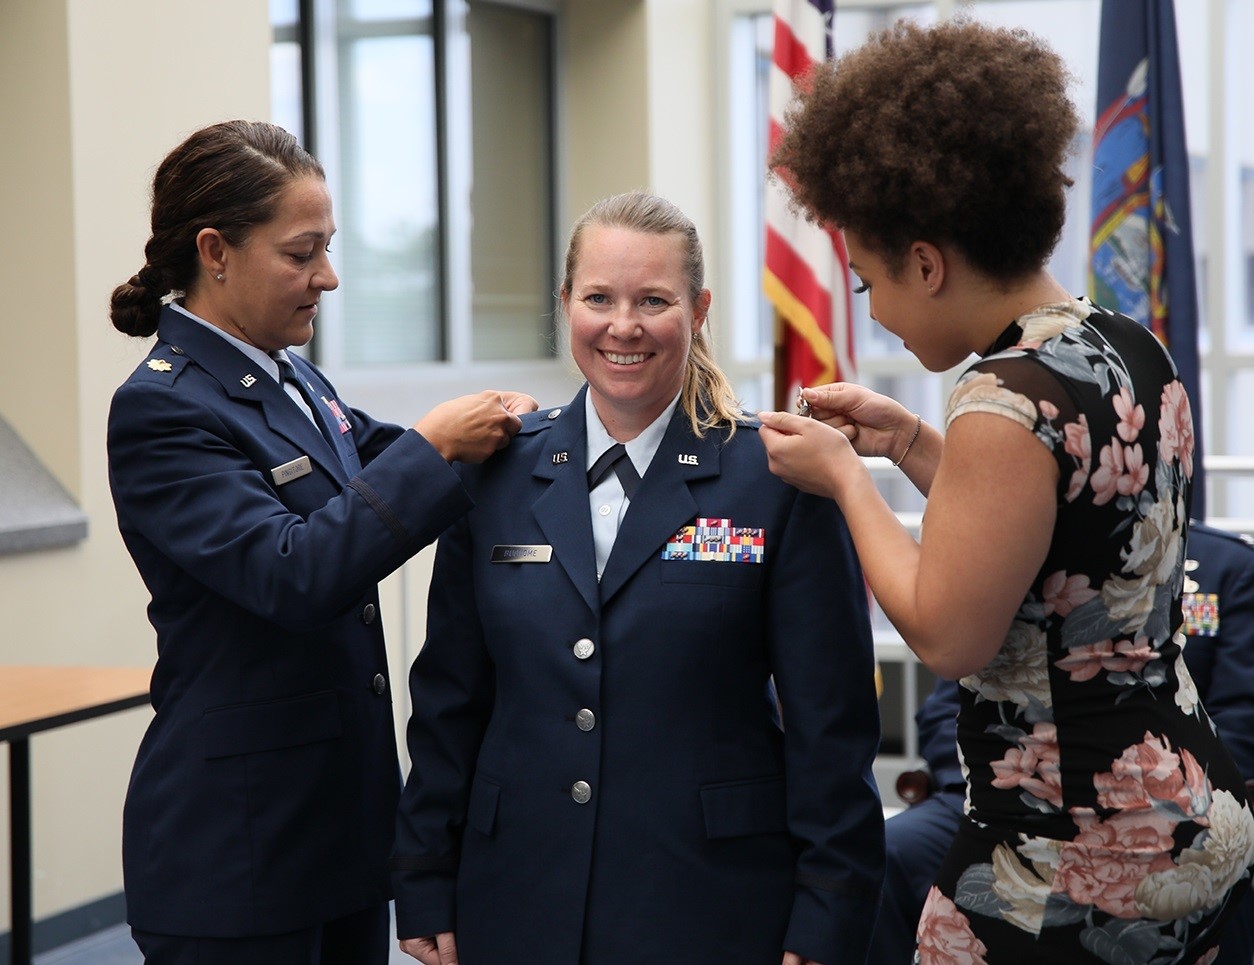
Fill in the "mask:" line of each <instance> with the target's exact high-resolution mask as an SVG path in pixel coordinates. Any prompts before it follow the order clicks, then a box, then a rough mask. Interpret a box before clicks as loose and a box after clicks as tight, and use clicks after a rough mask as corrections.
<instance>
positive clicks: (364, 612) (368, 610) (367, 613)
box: [361, 603, 375, 626]
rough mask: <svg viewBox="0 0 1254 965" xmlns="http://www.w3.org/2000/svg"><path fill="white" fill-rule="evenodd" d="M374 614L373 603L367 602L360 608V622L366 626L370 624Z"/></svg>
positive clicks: (372, 621)
mask: <svg viewBox="0 0 1254 965" xmlns="http://www.w3.org/2000/svg"><path fill="white" fill-rule="evenodd" d="M374 614H375V609H374V604H373V603H367V604H366V605H365V606H364V607H362V609H361V622H362V623H364V624H365V625H366V626H370V624H372V623H374Z"/></svg>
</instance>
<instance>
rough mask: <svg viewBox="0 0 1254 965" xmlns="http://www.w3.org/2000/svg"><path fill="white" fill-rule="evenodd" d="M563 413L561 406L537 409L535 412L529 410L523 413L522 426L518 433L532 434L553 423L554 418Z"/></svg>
mask: <svg viewBox="0 0 1254 965" xmlns="http://www.w3.org/2000/svg"><path fill="white" fill-rule="evenodd" d="M561 414H562V408H561V406H558V407H557V408H554V409H537V410H536V411H535V412H528V413H526V414H525V415H523V416H522V417H521V418H522V428H521V429H519V430H518V434H519V435H520V436H522V435H532V434H534V433H536V432H540V431H542V430H544V429H547V428H549V427H550V426H551V425H553V420H554V419H556V418H557V417H558V416H559V415H561Z"/></svg>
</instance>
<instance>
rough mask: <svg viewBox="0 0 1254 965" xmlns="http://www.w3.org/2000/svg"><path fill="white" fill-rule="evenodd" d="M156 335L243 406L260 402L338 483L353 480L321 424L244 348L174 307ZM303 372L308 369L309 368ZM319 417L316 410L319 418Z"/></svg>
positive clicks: (274, 423) (272, 421)
mask: <svg viewBox="0 0 1254 965" xmlns="http://www.w3.org/2000/svg"><path fill="white" fill-rule="evenodd" d="M157 334H158V336H159V337H160V338H161V339H162V341H165V342H167V343H169V345H170V348H171V351H173V352H174V353H175V354H179V355H185V356H187V357H188V358H189V359H191V360H192V361H193V362H195V363H196V365H198V366H199V367H200V368H202V369H204V370H205V371H206V372H208V373H209V374H210V375H211V376H213V378H215V379H217V381H218V382H219V383H221V385H222V388H223V389H224V390H225V392H226V394H227V395H228V396H229V397H230V398H232V399H234V400H235V401H237V402H239V403H240V404H241V405H252V406H255V407H259V408H260V409H261V412H262V414H263V416H264V418H265V420H266V424H267V425H268V426H269V427H270V428H271V429H272V430H273V431H274V432H276V433H277V434H279V435H280V436H282V437H283V438H285V439H287V440H288V441H289V442H290V443H292V445H294V446H296V447H297V448H298V449H300V450H301V452H303V453H305V454H306V455H308V456H309V458H310V459H311V460H312V461H313V462H316V463H317V464H318V465H319V466H321V467H322V468H323V469H325V470H326V471H327V472H328V473H329V474H330V475H331V476H332V477H333V478H335V480H336V481H337V482H339V483H340V484H341V485H344V484H345V483H347V482H348V479H349V476H348V474H347V472H346V471H345V465H344V463H343V461H341V459H340V457H339V455H338V454H337V453H333V452H332V451H331V448H330V446H329V445H328V444H327V441H326V439H325V438H323V435H322V433H321V432H319V431H318V428H317V427H316V426H315V425H314V424H313V423H312V422H310V421H309V420H308V419H307V418H306V417H305V415H304V414H303V413H302V412H301V411H300V409H298V408H297V407H296V405H295V404H294V403H293V402H292V400H291V399H290V398H288V396H287V393H286V392H285V391H284V389H283V387H282V386H281V385H279V384H278V383H277V382H276V381H275V380H274V379H272V378H271V377H270V376H269V374H267V373H266V372H259V371H257V366H256V364H255V363H254V362H253V361H252V359H250V358H249V357H248V356H246V355H245V354H244V353H243V352H240V351H238V350H237V349H236V348H235V347H234V346H233V345H231V344H230V343H229V342H227V341H226V340H225V339H223V338H221V337H219V336H218V335H215V334H214V333H213V332H210V331H207V330H206V329H205V328H204V326H203V325H201V324H200V323H199V322H197V321H194V320H193V319H190V318H188V317H186V316H185V315H182V314H181V313H179V312H176V311H174V309H172V308H166V309H165V310H164V311H163V312H162V315H161V322H160V325H159V327H158V330H157ZM300 371H302V372H305V371H308V367H306V368H305V369H301V370H300ZM320 417H321V414H320V413H318V412H316V411H315V413H314V418H320ZM335 431H336V432H338V428H337V429H336V430H335ZM267 468H269V467H267Z"/></svg>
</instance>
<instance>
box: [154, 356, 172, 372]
mask: <svg viewBox="0 0 1254 965" xmlns="http://www.w3.org/2000/svg"><path fill="white" fill-rule="evenodd" d="M148 367H149V368H150V369H152V370H153V371H154V372H169V371H171V370H172V369H173V368H174V366H173V365H171V364H170V363H169V362H167V361H166V360H165V359H149V360H148Z"/></svg>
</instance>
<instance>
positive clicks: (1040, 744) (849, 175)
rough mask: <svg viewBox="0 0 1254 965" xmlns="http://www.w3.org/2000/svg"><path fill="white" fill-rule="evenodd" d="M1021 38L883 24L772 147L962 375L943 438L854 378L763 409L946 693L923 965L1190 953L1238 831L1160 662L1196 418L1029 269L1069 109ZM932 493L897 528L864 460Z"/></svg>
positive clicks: (882, 318)
mask: <svg viewBox="0 0 1254 965" xmlns="http://www.w3.org/2000/svg"><path fill="white" fill-rule="evenodd" d="M1068 81H1069V78H1068V76H1067V73H1066V71H1065V69H1064V68H1063V65H1062V63H1061V61H1060V60H1059V58H1058V57H1057V55H1056V54H1054V53H1053V52H1052V51H1051V50H1049V49H1048V48H1047V47H1045V46H1044V45H1043V44H1041V43H1040V42H1039V41H1037V40H1035V39H1034V38H1032V37H1030V36H1029V35H1026V34H1024V33H1022V32H1018V31H1005V30H998V29H993V28H989V27H985V26H981V25H977V24H974V23H971V22H965V21H961V20H960V21H948V22H946V23H942V24H939V25H937V26H934V27H930V28H921V27H917V26H912V25H909V24H904V23H903V24H898V25H897V26H895V27H894V28H892V29H891V30H889V31H886V32H884V33H883V34H881V35H878V36H876V37H874V38H872V40H871V41H869V42H868V43H867V44H866V45H865V46H864V47H862V48H859V49H857V50H855V51H853V52H851V53H849V54H847V55H845V56H844V57H842V58H841V59H839V60H838V61H836V62H835V63H834V64H831V65H827V66H824V67H822V68H820V69H819V70H818V72H817V73H816V75H815V76H814V78H813V83H812V85H811V86H810V88H809V89H808V91H807V92H806V93H803V94H802V95H801V97H800V101H799V104H798V105H797V106H796V107H795V108H794V110H793V112H792V114H791V116H790V118H789V131H788V134H787V135H786V136H785V138H784V140H783V142H782V144H781V145H780V147H779V149H778V151H777V154H776V157H775V159H774V160H775V161H776V163H778V164H780V165H781V166H782V168H783V169H785V170H786V171H787V172H788V173H789V178H790V183H791V186H792V189H793V191H794V194H795V196H796V197H797V199H798V200H799V201H800V203H801V204H802V205H803V206H804V207H805V208H806V209H807V210H808V211H809V212H810V213H811V215H812V216H813V217H814V218H815V219H816V220H817V221H819V222H822V223H824V224H827V225H832V226H835V227H839V228H840V229H841V231H842V235H843V239H844V242H845V245H846V247H847V251H848V256H849V264H850V268H851V269H852V270H853V272H854V273H856V274H857V276H858V277H859V279H860V281H861V287H860V288H859V289H858V291H865V292H868V294H869V297H870V308H871V314H872V317H874V318H875V319H876V320H877V321H878V322H879V324H880V325H881V326H882V327H884V328H885V329H887V330H888V331H890V332H892V333H893V334H895V335H898V336H899V337H901V338H902V339H903V340H904V341H905V343H906V345H907V347H908V348H909V349H910V350H911V351H912V352H913V353H914V354H915V355H916V356H917V357H918V359H919V360H920V362H922V363H923V364H924V366H926V367H927V368H928V369H930V370H932V371H937V372H941V371H945V370H947V369H949V368H952V367H953V366H955V365H958V364H959V363H961V362H963V361H964V360H965V359H967V358H968V357H969V356H970V355H971V354H972V353H975V354H977V355H979V356H980V358H979V360H978V361H976V362H975V363H974V364H973V365H971V366H970V367H969V368H968V369H967V370H966V371H965V373H964V374H963V375H962V376H961V378H960V379H959V381H958V384H957V386H956V388H955V389H954V391H953V394H952V396H951V398H950V401H949V405H948V408H947V412H946V415H945V423H946V431H945V434H944V436H942V434H941V432H940V431H939V430H937V429H935V428H933V427H931V426H928V425H926V424H924V423H922V421H921V420H920V419H919V417H918V416H916V415H914V414H912V413H911V412H910V411H909V410H908V409H906V408H905V407H903V406H902V405H900V404H899V403H897V402H895V401H893V400H892V399H889V398H887V397H885V396H882V395H877V394H875V393H873V392H871V391H869V390H867V389H865V388H863V387H860V386H856V385H852V384H849V383H838V384H835V385H830V386H824V387H821V388H817V389H805V390H804V391H803V396H804V398H805V400H806V401H807V402H808V403H809V405H810V407H811V415H812V416H813V418H811V419H803V418H801V417H800V416H794V415H788V414H785V413H763V415H762V420H763V423H764V428H763V430H762V433H761V435H762V439H763V441H764V442H765V444H766V446H767V450H768V452H769V454H770V457H771V466H772V469H773V470H774V471H775V472H776V473H778V474H779V475H781V476H782V477H783V478H785V479H786V480H787V481H789V482H791V483H793V484H795V485H797V486H799V487H801V488H803V489H807V490H810V491H812V492H817V493H822V494H825V495H828V496H830V497H832V498H833V499H835V500H836V501H837V502H838V503H839V504H840V507H841V509H842V511H843V512H844V515H845V518H846V520H847V521H848V523H849V526H850V530H851V532H852V534H853V537H854V542H855V544H856V547H857V550H858V553H859V556H860V557H861V560H862V563H863V566H864V569H865V572H866V575H867V579H868V580H869V582H870V584H871V587H872V589H873V590H874V592H875V594H876V597H877V599H878V600H879V602H880V604H881V606H882V607H883V609H884V611H885V612H886V613H887V615H888V616H889V618H890V619H892V621H893V623H894V624H895V626H896V627H897V628H898V630H899V631H900V632H901V634H902V636H903V638H904V639H905V640H906V642H907V643H908V644H909V645H910V647H911V648H912V649H913V650H914V652H915V653H916V654H917V655H918V656H919V658H920V659H921V660H922V661H923V662H924V663H925V664H926V665H927V666H928V667H929V668H931V669H932V670H933V671H935V672H936V673H938V674H940V675H942V676H944V677H947V678H950V679H958V680H960V683H961V685H962V707H961V711H960V713H959V716H958V742H959V747H960V751H961V755H962V760H963V766H964V771H965V773H966V777H967V787H968V793H967V807H966V811H967V818H966V820H965V821H964V823H963V826H962V828H961V830H960V831H959V833H958V836H957V839H956V841H955V843H954V845H953V848H952V849H951V851H950V853H949V855H948V857H947V859H946V861H945V864H944V866H943V867H942V869H941V871H940V874H939V876H938V880H937V882H936V885H935V887H934V888H933V889H932V891H931V893H930V896H929V898H928V901H927V903H926V906H925V907H924V910H923V915H922V918H921V921H920V923H919V929H918V952H917V956H916V960H917V961H919V962H922V963H945V962H953V963H963V965H968V963H979V962H992V963H1001V962H1010V963H1013V965H1024V963H1028V962H1048V963H1062V962H1066V963H1072V962H1120V963H1138V962H1146V963H1150V962H1152V963H1165V962H1184V963H1193V962H1203V963H1205V962H1209V961H1210V960H1211V959H1212V958H1213V957H1214V955H1215V948H1216V941H1217V937H1216V936H1217V935H1218V933H1219V930H1220V926H1221V924H1222V923H1223V921H1224V920H1225V919H1226V918H1227V916H1228V915H1229V913H1230V912H1231V911H1232V910H1234V909H1235V907H1236V905H1237V903H1238V900H1239V898H1240V897H1241V896H1242V895H1243V894H1244V891H1245V889H1246V888H1248V887H1249V880H1250V866H1251V864H1252V863H1254V818H1252V817H1251V814H1250V810H1249V808H1248V806H1247V804H1246V800H1245V794H1244V790H1243V783H1242V780H1241V777H1240V775H1239V774H1238V772H1237V770H1236V768H1235V767H1234V766H1233V764H1232V761H1231V760H1230V758H1229V757H1228V754H1227V752H1226V751H1225V750H1224V749H1223V747H1222V745H1221V744H1220V742H1219V740H1218V738H1217V737H1216V735H1215V730H1214V727H1213V726H1212V724H1211V722H1210V719H1209V718H1208V717H1207V715H1206V711H1205V710H1204V709H1203V708H1202V706H1201V705H1200V703H1199V702H1198V698H1197V692H1196V690H1195V689H1194V686H1193V683H1192V681H1191V680H1190V678H1189V674H1188V670H1187V669H1186V668H1185V665H1184V661H1183V659H1182V658H1181V656H1180V641H1181V640H1182V639H1183V637H1182V636H1181V635H1180V634H1179V633H1178V631H1179V628H1180V625H1181V612H1180V594H1181V588H1182V583H1183V571H1184V561H1185V555H1184V538H1185V530H1186V527H1187V519H1188V508H1189V495H1190V484H1191V483H1190V480H1191V477H1192V474H1193V465H1194V448H1193V440H1194V426H1193V419H1192V414H1191V412H1190V409H1189V400H1188V397H1187V395H1186V394H1185V391H1184V389H1183V387H1182V386H1181V383H1180V381H1179V378H1178V376H1177V374H1176V371H1175V367H1174V365H1173V364H1172V361H1171V359H1170V357H1169V356H1168V355H1167V353H1166V352H1165V351H1164V350H1163V349H1162V347H1161V345H1160V344H1159V343H1158V341H1157V340H1156V339H1155V338H1154V337H1153V335H1151V334H1150V333H1149V332H1148V331H1147V330H1146V329H1145V328H1143V327H1142V326H1140V325H1138V324H1137V323H1136V322H1134V321H1133V320H1132V319H1129V318H1127V317H1125V316H1123V315H1119V314H1117V313H1114V312H1110V311H1107V310H1105V309H1102V308H1099V307H1096V306H1093V305H1091V304H1089V303H1087V302H1084V301H1079V300H1076V299H1074V298H1072V297H1071V296H1070V295H1069V294H1068V293H1067V292H1066V291H1065V290H1063V289H1062V288H1061V287H1060V286H1059V285H1058V284H1057V282H1056V281H1055V280H1054V279H1053V278H1052V277H1051V276H1050V275H1049V273H1048V272H1047V271H1046V270H1045V267H1044V265H1045V262H1046V260H1047V258H1048V256H1049V254H1050V252H1051V251H1052V249H1053V247H1054V245H1055V244H1056V242H1057V239H1058V236H1059V233H1060V231H1061V227H1062V221H1063V213H1064V207H1065V198H1064V192H1065V189H1066V187H1068V186H1069V185H1070V183H1071V182H1070V181H1069V180H1068V179H1067V177H1066V175H1065V174H1064V173H1063V170H1062V166H1063V162H1064V160H1065V156H1066V152H1067V149H1068V145H1069V144H1070V142H1071V139H1072V137H1073V135H1074V133H1075V130H1076V125H1077V118H1076V114H1075V111H1074V108H1073V107H1072V105H1071V103H1070V101H1069V99H1068V97H1067V92H1066V88H1067V84H1068ZM867 455H875V456H886V457H888V458H890V459H891V460H892V461H893V462H894V464H895V465H898V466H899V467H900V468H901V469H902V471H903V472H905V473H906V475H907V476H908V477H909V478H910V479H911V481H912V482H913V483H914V484H915V485H916V486H917V487H918V489H919V490H920V491H921V492H922V493H924V495H926V496H927V497H928V505H927V512H926V516H925V525H924V527H923V531H922V533H921V535H920V539H919V540H918V541H917V542H916V541H915V540H914V539H913V537H912V536H911V535H910V534H909V533H908V532H906V531H905V530H904V529H903V528H902V527H901V526H900V524H899V523H898V522H897V520H896V518H895V516H894V515H893V513H892V512H891V510H890V509H889V507H888V506H887V504H886V503H885V502H884V501H883V499H882V498H881V497H880V495H879V493H878V491H877V489H876V487H875V484H874V482H873V481H872V479H871V477H870V475H869V474H868V473H867V471H866V470H865V468H864V467H863V465H862V463H861V461H860V459H859V458H858V457H859V456H867Z"/></svg>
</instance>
